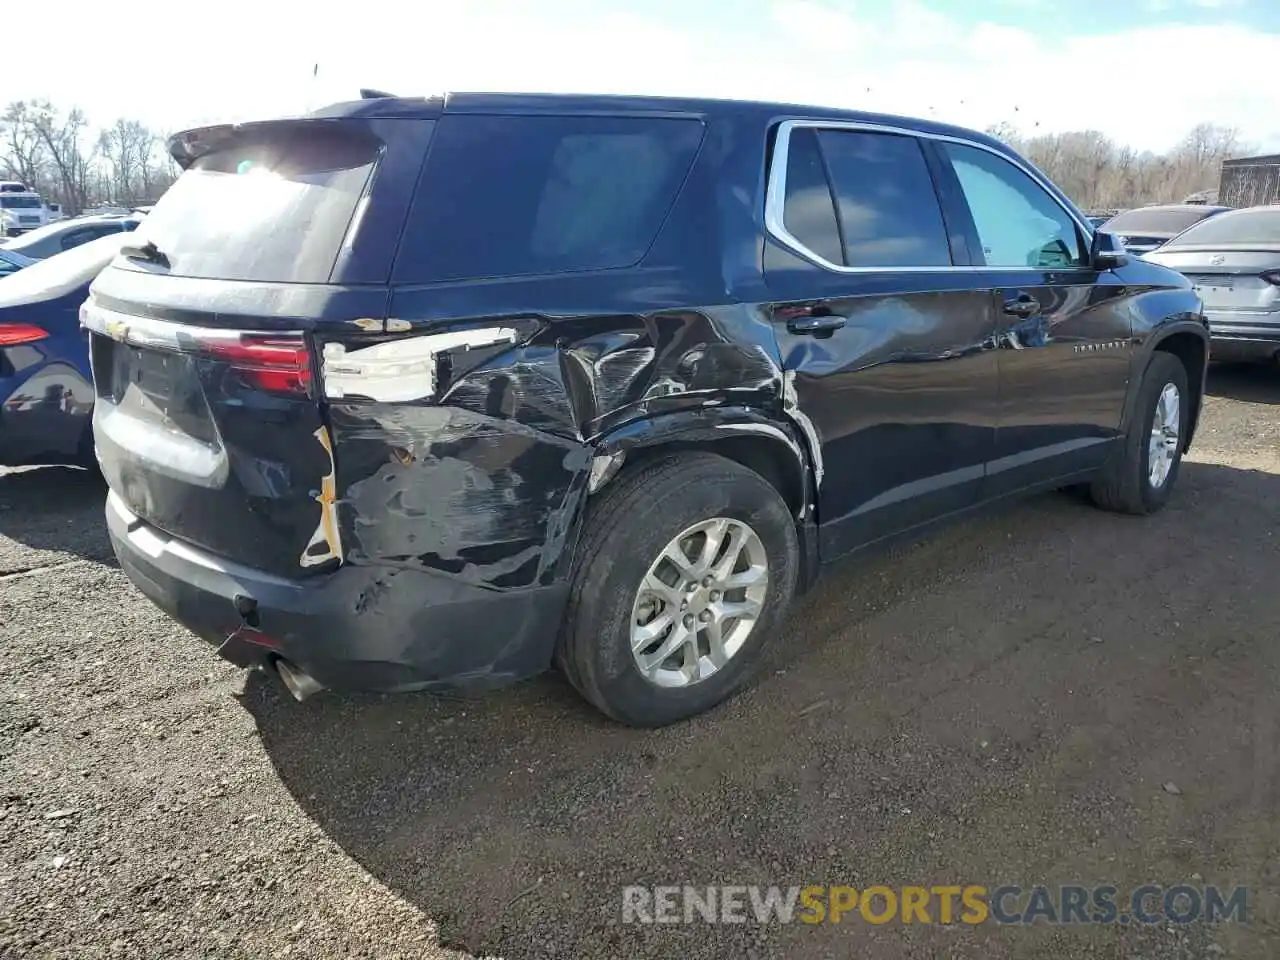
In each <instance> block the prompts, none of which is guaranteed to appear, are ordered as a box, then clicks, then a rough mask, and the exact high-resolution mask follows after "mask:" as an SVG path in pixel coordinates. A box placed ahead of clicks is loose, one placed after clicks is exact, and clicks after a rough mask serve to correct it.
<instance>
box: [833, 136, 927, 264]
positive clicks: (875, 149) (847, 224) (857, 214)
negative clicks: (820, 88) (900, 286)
mask: <svg viewBox="0 0 1280 960" xmlns="http://www.w3.org/2000/svg"><path fill="white" fill-rule="evenodd" d="M818 142H819V144H820V145H821V147H822V154H823V157H824V158H825V159H826V163H827V169H828V170H829V171H830V173H831V183H832V187H833V188H834V191H835V195H836V210H837V212H838V213H839V215H840V228H841V233H842V235H843V237H844V250H845V262H846V264H847V265H848V266H851V267H949V266H951V246H950V243H949V242H948V239H947V228H946V225H945V224H944V223H943V220H942V207H941V205H940V204H939V202H938V195H937V192H936V191H935V190H934V186H933V178H932V176H930V174H929V167H928V164H926V162H925V159H924V151H923V150H922V149H921V146H920V142H919V141H918V140H916V139H915V138H914V137H905V136H899V135H896V134H885V133H865V132H862V131H851V130H820V131H818Z"/></svg>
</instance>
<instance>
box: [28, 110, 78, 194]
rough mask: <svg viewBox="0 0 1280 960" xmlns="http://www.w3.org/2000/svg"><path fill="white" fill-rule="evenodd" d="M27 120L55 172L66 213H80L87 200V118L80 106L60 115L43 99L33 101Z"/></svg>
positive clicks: (58, 111) (59, 112)
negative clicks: (29, 116) (29, 117)
mask: <svg viewBox="0 0 1280 960" xmlns="http://www.w3.org/2000/svg"><path fill="white" fill-rule="evenodd" d="M30 123H31V127H32V129H33V130H34V131H35V133H36V135H37V136H38V137H39V139H40V141H41V143H43V145H44V148H45V150H46V151H48V154H49V160H50V162H51V163H52V165H53V168H54V170H55V171H56V173H57V177H58V181H59V182H58V186H59V188H60V189H59V195H60V196H61V197H62V202H63V205H64V206H65V207H66V209H67V212H68V213H71V214H75V213H79V212H80V211H81V210H83V209H84V208H85V207H86V206H87V205H88V202H89V181H90V179H91V176H90V162H91V160H92V159H93V154H92V153H91V152H89V151H88V150H86V147H85V137H86V133H87V130H88V126H89V121H88V118H86V117H85V115H84V112H83V111H81V110H80V108H79V107H73V108H71V109H70V110H68V111H67V113H66V114H65V115H63V114H62V112H61V111H60V110H58V109H57V108H56V107H54V106H53V104H51V103H49V102H48V101H47V100H46V101H36V102H34V103H33V104H32V108H31V119H30Z"/></svg>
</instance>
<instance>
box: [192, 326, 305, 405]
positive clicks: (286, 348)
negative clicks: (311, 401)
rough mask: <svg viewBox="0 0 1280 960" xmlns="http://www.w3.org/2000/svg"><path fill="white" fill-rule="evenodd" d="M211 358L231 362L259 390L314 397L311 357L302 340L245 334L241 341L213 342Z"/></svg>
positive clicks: (208, 348)
mask: <svg viewBox="0 0 1280 960" xmlns="http://www.w3.org/2000/svg"><path fill="white" fill-rule="evenodd" d="M201 349H202V350H203V352H204V353H206V354H208V355H209V356H212V357H216V358H218V359H219V360H225V361H227V362H228V363H229V364H230V365H231V367H232V368H233V369H235V370H238V371H240V372H241V373H242V374H244V376H245V378H246V379H247V380H248V381H249V382H250V383H252V384H253V385H254V386H255V387H258V388H259V389H262V390H266V391H268V392H270V393H293V394H299V395H302V396H307V395H309V394H310V393H311V354H310V352H309V351H308V350H307V344H306V341H304V340H303V339H302V338H300V337H273V336H270V335H256V334H247V333H246V334H242V335H241V336H240V338H239V340H223V339H210V340H208V341H206V342H205V343H203V344H202V345H201Z"/></svg>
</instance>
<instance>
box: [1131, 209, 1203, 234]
mask: <svg viewBox="0 0 1280 960" xmlns="http://www.w3.org/2000/svg"><path fill="white" fill-rule="evenodd" d="M1220 212H1221V210H1220V209H1218V208H1215V207H1149V208H1139V209H1137V210H1126V211H1125V212H1124V213H1119V214H1116V215H1115V216H1114V217H1112V218H1111V219H1110V220H1108V221H1107V232H1108V233H1131V234H1135V235H1137V236H1141V235H1142V234H1143V233H1145V232H1147V231H1150V232H1152V233H1157V234H1175V233H1181V232H1182V231H1183V230H1185V229H1187V227H1189V226H1191V225H1192V224H1193V223H1195V222H1196V221H1197V220H1203V219H1204V218H1205V217H1210V216H1213V215H1214V214H1216V213H1220Z"/></svg>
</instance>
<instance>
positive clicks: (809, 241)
mask: <svg viewBox="0 0 1280 960" xmlns="http://www.w3.org/2000/svg"><path fill="white" fill-rule="evenodd" d="M786 195H787V201H786V205H785V207H784V210H783V215H782V221H783V223H784V224H785V226H786V228H787V232H788V233H790V234H791V235H792V236H793V237H795V238H796V239H797V240H799V241H800V243H801V245H803V246H804V247H805V248H807V249H808V250H810V251H811V252H813V253H816V254H817V255H818V256H820V257H821V258H822V259H823V260H826V261H827V262H828V263H836V264H843V263H844V251H843V250H842V248H841V246H840V227H839V225H838V223H837V221H836V204H835V197H833V196H832V194H831V184H830V183H829V182H828V180H827V173H826V166H825V165H824V164H823V160H822V154H821V153H820V152H819V150H818V137H817V134H816V133H814V131H813V130H812V129H809V128H807V127H801V128H799V129H798V130H795V131H793V132H792V134H791V138H790V139H789V140H788V142H787V190H786Z"/></svg>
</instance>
